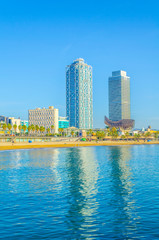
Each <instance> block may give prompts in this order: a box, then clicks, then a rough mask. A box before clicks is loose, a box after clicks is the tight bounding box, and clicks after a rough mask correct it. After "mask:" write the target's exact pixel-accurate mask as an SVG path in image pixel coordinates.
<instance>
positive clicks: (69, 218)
mask: <svg viewBox="0 0 159 240" xmlns="http://www.w3.org/2000/svg"><path fill="white" fill-rule="evenodd" d="M158 156H159V146H158V145H156V146H130V147H129V146H121V147H115V146H114V147H80V148H63V149H36V150H17V151H4V152H0V193H1V198H0V210H1V211H0V219H1V221H0V232H1V235H0V238H1V239H24V240H25V239H159V236H158V219H159V195H158V192H159V158H158Z"/></svg>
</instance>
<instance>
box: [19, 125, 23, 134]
mask: <svg viewBox="0 0 159 240" xmlns="http://www.w3.org/2000/svg"><path fill="white" fill-rule="evenodd" d="M18 129H19V134H20V135H21V131H22V125H19V126H18Z"/></svg>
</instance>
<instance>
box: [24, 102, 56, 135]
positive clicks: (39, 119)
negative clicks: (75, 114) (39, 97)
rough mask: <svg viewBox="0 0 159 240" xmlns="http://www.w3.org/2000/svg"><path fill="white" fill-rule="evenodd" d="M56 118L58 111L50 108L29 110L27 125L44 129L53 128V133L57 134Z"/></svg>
mask: <svg viewBox="0 0 159 240" xmlns="http://www.w3.org/2000/svg"><path fill="white" fill-rule="evenodd" d="M58 117H59V110H58V109H56V108H54V107H53V106H50V107H49V108H36V109H30V110H29V111H28V119H29V125H32V124H33V125H38V126H39V127H40V126H43V127H45V129H47V128H50V131H51V132H52V130H51V126H52V125H53V126H54V129H53V132H54V133H58V125H59V123H58Z"/></svg>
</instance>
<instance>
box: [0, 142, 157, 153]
mask: <svg viewBox="0 0 159 240" xmlns="http://www.w3.org/2000/svg"><path fill="white" fill-rule="evenodd" d="M150 144H159V141H151V142H145V141H139V142H137V141H98V142H93V141H92V142H80V141H78V142H77V141H70V142H68V141H61V142H57V141H56V142H32V143H28V142H22V143H11V142H4V143H2V142H1V143H0V151H1V150H13V149H34V148H65V147H88V146H89V147H90V146H120V145H150Z"/></svg>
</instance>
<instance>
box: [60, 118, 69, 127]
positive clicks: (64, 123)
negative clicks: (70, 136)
mask: <svg viewBox="0 0 159 240" xmlns="http://www.w3.org/2000/svg"><path fill="white" fill-rule="evenodd" d="M68 127H69V121H68V119H67V117H59V128H68Z"/></svg>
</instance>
